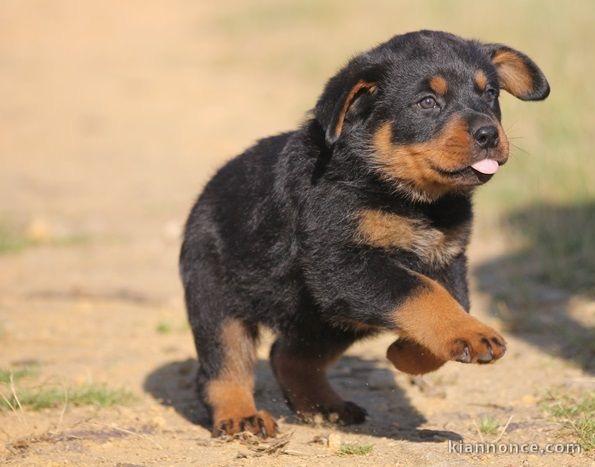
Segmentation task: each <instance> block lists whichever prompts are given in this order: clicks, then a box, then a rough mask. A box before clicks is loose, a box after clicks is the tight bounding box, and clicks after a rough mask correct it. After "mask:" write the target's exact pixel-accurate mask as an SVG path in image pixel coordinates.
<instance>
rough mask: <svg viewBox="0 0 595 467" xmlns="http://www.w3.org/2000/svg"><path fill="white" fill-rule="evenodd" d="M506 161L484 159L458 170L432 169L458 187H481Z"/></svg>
mask: <svg viewBox="0 0 595 467" xmlns="http://www.w3.org/2000/svg"><path fill="white" fill-rule="evenodd" d="M504 162H506V161H497V160H495V159H490V158H487V157H486V158H484V159H481V160H479V161H477V162H474V163H473V164H471V165H467V166H465V167H462V168H460V169H454V170H445V169H441V168H439V167H432V168H433V169H434V170H436V171H437V172H438V173H440V174H441V175H443V176H445V177H448V178H449V179H451V180H452V181H453V182H454V183H456V184H459V185H481V184H483V183H485V182H487V181H488V180H490V179H491V178H492V177H493V176H494V174H495V173H496V172H497V171H498V169H499V168H500V166H501V165H503V164H504Z"/></svg>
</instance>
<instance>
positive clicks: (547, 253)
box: [474, 201, 595, 373]
mask: <svg viewBox="0 0 595 467" xmlns="http://www.w3.org/2000/svg"><path fill="white" fill-rule="evenodd" d="M505 223H506V225H505V228H506V229H509V230H511V231H512V233H513V236H514V238H516V239H519V240H520V241H521V242H522V243H521V244H522V247H521V248H519V249H517V250H515V251H514V252H513V253H512V254H508V255H504V256H500V257H498V258H495V259H493V260H490V261H488V262H486V263H483V264H480V265H479V266H478V267H476V268H475V270H474V273H475V275H476V278H477V279H478V284H479V288H480V290H481V291H482V292H484V293H487V294H489V295H490V296H491V303H490V311H491V313H492V314H494V315H496V316H497V317H498V318H500V319H502V320H503V321H504V323H505V324H506V327H507V332H510V333H513V334H515V335H516V336H518V337H520V338H522V339H524V340H526V341H528V342H530V343H531V344H532V345H535V346H536V347H539V349H540V350H542V351H545V352H548V353H549V354H551V355H554V356H557V357H562V358H565V359H567V360H569V361H571V362H573V363H574V364H576V365H578V366H580V367H581V368H582V369H583V370H585V371H587V372H589V373H595V328H593V326H591V325H589V324H586V323H587V322H588V320H589V317H588V316H584V315H585V314H588V313H589V310H586V311H585V312H584V313H583V316H581V312H580V310H579V311H576V310H575V309H573V307H572V300H573V299H574V298H576V297H577V296H581V297H583V298H586V299H589V300H593V299H594V298H595V202H594V201H590V202H586V203H583V204H576V205H571V206H560V205H550V204H539V205H533V206H530V207H529V208H526V209H523V210H520V211H516V212H514V213H512V214H511V215H510V216H509V217H508V218H507V219H506V220H505ZM591 313H592V311H591Z"/></svg>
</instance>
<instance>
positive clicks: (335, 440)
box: [328, 433, 342, 450]
mask: <svg viewBox="0 0 595 467" xmlns="http://www.w3.org/2000/svg"><path fill="white" fill-rule="evenodd" d="M341 443H342V441H341V435H340V434H338V433H331V434H329V435H328V448H329V449H332V450H337V449H339V448H340V447H341Z"/></svg>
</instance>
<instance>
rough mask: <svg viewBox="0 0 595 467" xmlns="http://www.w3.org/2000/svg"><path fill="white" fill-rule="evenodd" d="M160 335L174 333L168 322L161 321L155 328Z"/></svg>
mask: <svg viewBox="0 0 595 467" xmlns="http://www.w3.org/2000/svg"><path fill="white" fill-rule="evenodd" d="M155 331H156V332H157V333H158V334H170V333H171V332H172V325H171V324H170V323H168V322H167V321H160V322H159V323H157V326H156V327H155Z"/></svg>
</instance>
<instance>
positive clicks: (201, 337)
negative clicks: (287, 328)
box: [193, 318, 277, 438]
mask: <svg viewBox="0 0 595 467" xmlns="http://www.w3.org/2000/svg"><path fill="white" fill-rule="evenodd" d="M193 332H194V333H195V341H196V344H197V348H198V359H199V364H200V366H199V375H198V380H199V388H200V391H201V393H202V397H203V400H204V402H205V404H206V405H207V407H208V408H209V409H210V413H211V418H212V422H213V430H212V434H213V436H221V435H223V434H227V435H233V434H235V433H238V432H241V431H249V432H251V433H253V434H256V435H258V436H261V437H263V438H266V437H268V436H275V434H276V433H277V424H276V422H275V420H274V419H273V417H272V416H271V415H270V414H269V413H268V412H266V411H264V410H260V411H259V410H257V409H256V405H255V403H254V396H253V391H254V361H255V353H256V352H255V345H256V341H257V338H258V331H257V329H256V327H251V326H248V325H246V324H245V323H243V322H242V321H240V320H238V319H235V318H227V319H226V320H224V321H223V322H222V323H221V324H220V325H219V326H218V328H217V329H208V330H207V329H202V330H201V329H200V328H198V329H195V328H194V327H193Z"/></svg>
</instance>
